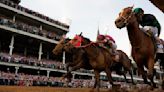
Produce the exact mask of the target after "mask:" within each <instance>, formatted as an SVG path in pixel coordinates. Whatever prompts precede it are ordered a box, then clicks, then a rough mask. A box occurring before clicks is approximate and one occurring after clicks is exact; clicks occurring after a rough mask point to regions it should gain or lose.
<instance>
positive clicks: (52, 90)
mask: <svg viewBox="0 0 164 92" xmlns="http://www.w3.org/2000/svg"><path fill="white" fill-rule="evenodd" d="M0 92H94V91H93V90H92V89H91V88H56V87H24V86H0ZM100 92H164V90H161V89H159V88H158V89H154V90H150V88H149V87H144V88H142V89H138V88H132V89H130V90H129V91H127V88H123V89H122V88H121V89H120V88H115V89H101V90H100Z"/></svg>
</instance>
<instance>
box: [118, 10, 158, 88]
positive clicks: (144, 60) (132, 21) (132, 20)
mask: <svg viewBox="0 0 164 92" xmlns="http://www.w3.org/2000/svg"><path fill="white" fill-rule="evenodd" d="M132 9H133V7H127V8H124V9H123V10H122V11H121V12H120V13H119V17H118V18H117V19H116V20H115V25H116V27H117V28H120V29H121V28H123V27H126V28H127V32H128V37H129V40H130V43H131V46H132V53H131V54H132V57H133V59H134V61H135V62H136V64H137V67H138V72H139V74H141V75H142V78H143V79H144V82H145V83H146V84H149V85H151V86H153V87H156V84H155V83H154V80H153V78H154V63H155V60H154V58H155V49H154V48H155V47H154V43H153V41H152V39H151V38H150V37H149V36H147V35H146V34H145V33H144V32H143V31H141V30H140V28H139V23H138V21H137V17H136V16H135V14H134V13H133V11H132ZM144 66H145V67H146V68H147V69H148V72H147V73H145V71H144ZM147 78H149V79H150V83H149V82H148V81H147Z"/></svg>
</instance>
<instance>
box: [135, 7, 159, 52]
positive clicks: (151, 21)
mask: <svg viewBox="0 0 164 92" xmlns="http://www.w3.org/2000/svg"><path fill="white" fill-rule="evenodd" d="M133 12H134V13H135V15H136V17H137V20H138V22H139V24H140V25H141V26H142V27H143V28H142V29H143V31H145V32H146V33H147V34H148V35H149V36H154V38H155V40H156V44H157V48H158V47H160V48H161V46H159V45H160V44H161V43H162V42H161V40H160V39H159V35H160V31H161V26H160V24H159V22H158V20H157V19H156V17H155V16H154V15H152V14H144V10H143V9H142V8H135V9H134V11H133ZM157 50H158V49H157ZM157 52H158V51H157Z"/></svg>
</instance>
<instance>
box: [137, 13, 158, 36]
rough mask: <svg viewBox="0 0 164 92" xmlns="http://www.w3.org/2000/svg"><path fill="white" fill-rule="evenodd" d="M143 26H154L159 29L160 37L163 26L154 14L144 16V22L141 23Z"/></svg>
mask: <svg viewBox="0 0 164 92" xmlns="http://www.w3.org/2000/svg"><path fill="white" fill-rule="evenodd" d="M139 23H140V24H141V26H143V27H144V26H153V27H157V28H158V36H159V35H160V31H161V26H160V24H159V22H158V20H157V19H156V17H155V16H154V15H152V14H144V15H143V17H142V21H140V22H139Z"/></svg>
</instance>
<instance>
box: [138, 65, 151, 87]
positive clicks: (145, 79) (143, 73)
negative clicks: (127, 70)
mask: <svg viewBox="0 0 164 92" xmlns="http://www.w3.org/2000/svg"><path fill="white" fill-rule="evenodd" d="M137 66H138V74H139V75H140V74H141V75H142V78H143V80H144V83H145V84H150V83H149V82H148V80H147V73H146V72H145V71H144V67H143V65H141V66H140V65H137Z"/></svg>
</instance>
